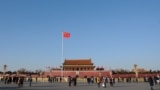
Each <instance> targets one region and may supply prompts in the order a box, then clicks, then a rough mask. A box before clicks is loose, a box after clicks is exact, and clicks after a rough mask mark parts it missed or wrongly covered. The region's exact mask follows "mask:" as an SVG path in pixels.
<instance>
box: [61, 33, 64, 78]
mask: <svg viewBox="0 0 160 90" xmlns="http://www.w3.org/2000/svg"><path fill="white" fill-rule="evenodd" d="M63 52H64V51H63V32H62V68H61V77H63Z"/></svg>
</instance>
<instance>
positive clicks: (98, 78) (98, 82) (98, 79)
mask: <svg viewBox="0 0 160 90" xmlns="http://www.w3.org/2000/svg"><path fill="white" fill-rule="evenodd" d="M100 83H101V80H100V77H97V84H98V87H100Z"/></svg>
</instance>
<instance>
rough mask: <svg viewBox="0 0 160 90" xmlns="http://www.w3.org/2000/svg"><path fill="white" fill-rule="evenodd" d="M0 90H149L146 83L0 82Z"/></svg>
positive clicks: (157, 88) (158, 88) (158, 86)
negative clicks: (103, 85) (75, 84)
mask: <svg viewBox="0 0 160 90" xmlns="http://www.w3.org/2000/svg"><path fill="white" fill-rule="evenodd" d="M0 90H150V86H149V84H148V83H116V84H115V85H114V86H113V87H110V86H109V84H107V87H106V88H103V87H100V88H99V87H97V84H87V83H77V86H71V87H69V86H68V83H47V82H45V83H40V82H39V83H32V86H31V87H29V83H24V86H23V87H18V85H17V84H4V83H3V82H0ZM154 90H160V85H155V86H154Z"/></svg>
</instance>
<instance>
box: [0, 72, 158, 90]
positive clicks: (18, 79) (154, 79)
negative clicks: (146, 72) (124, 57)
mask: <svg viewBox="0 0 160 90" xmlns="http://www.w3.org/2000/svg"><path fill="white" fill-rule="evenodd" d="M77 78H78V76H74V77H71V76H68V78H67V82H68V86H69V87H71V86H77ZM143 79H144V80H143V81H144V82H148V83H149V85H150V87H151V90H153V86H154V85H158V84H159V85H160V76H159V75H157V76H149V77H147V76H145V77H144V78H143ZM35 80H36V82H37V78H36V79H35ZM1 81H2V82H4V84H11V83H15V84H17V85H18V87H22V86H23V83H24V82H29V86H30V87H31V86H32V85H31V84H32V81H33V80H32V77H31V75H30V76H29V77H27V78H26V77H23V76H14V77H9V76H5V77H3V78H1ZM86 81H87V83H88V84H94V83H96V84H97V86H98V87H104V88H106V86H107V84H108V86H110V87H113V86H114V84H115V83H116V82H117V83H124V82H127V83H131V82H137V83H138V82H139V81H138V79H137V78H135V77H134V78H133V77H127V78H121V77H119V78H113V77H103V76H101V77H100V76H99V77H93V76H92V77H86ZM48 82H50V83H53V82H63V78H62V77H48Z"/></svg>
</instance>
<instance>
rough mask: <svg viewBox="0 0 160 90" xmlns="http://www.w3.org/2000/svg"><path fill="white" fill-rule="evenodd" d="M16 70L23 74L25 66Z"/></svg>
mask: <svg viewBox="0 0 160 90" xmlns="http://www.w3.org/2000/svg"><path fill="white" fill-rule="evenodd" d="M17 72H19V73H22V74H24V73H25V72H26V69H25V68H20V69H19V70H17Z"/></svg>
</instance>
